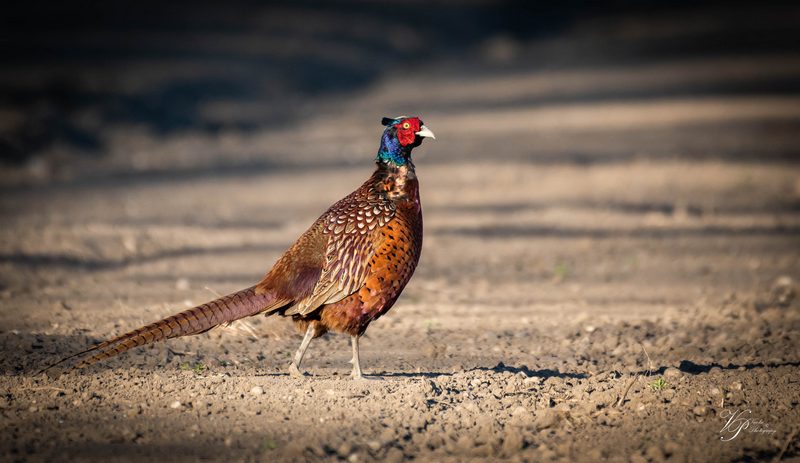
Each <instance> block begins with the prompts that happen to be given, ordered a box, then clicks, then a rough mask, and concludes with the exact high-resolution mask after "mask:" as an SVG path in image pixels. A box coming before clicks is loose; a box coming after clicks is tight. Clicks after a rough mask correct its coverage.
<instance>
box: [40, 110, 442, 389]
mask: <svg viewBox="0 0 800 463" xmlns="http://www.w3.org/2000/svg"><path fill="white" fill-rule="evenodd" d="M381 123H382V124H383V125H384V126H386V128H385V129H384V131H383V135H382V136H381V144H380V148H379V149H378V155H377V158H376V163H377V169H376V170H375V172H374V173H373V174H372V176H371V177H370V178H369V179H368V180H367V181H366V182H364V184H363V185H361V187H359V188H358V189H357V190H355V191H354V192H352V193H350V194H349V195H347V196H345V197H344V198H343V199H342V200H340V201H339V202H337V203H335V204H334V205H333V206H331V207H330V208H329V209H328V210H327V211H326V212H325V213H324V214H322V215H321V216H320V217H319V218H318V219H317V220H316V221H315V222H314V223H313V225H311V227H310V228H309V229H308V230H306V231H305V233H303V234H302V235H301V236H300V238H298V240H297V241H296V242H295V243H294V244H293V245H292V246H291V247H289V249H288V250H287V251H286V252H285V253H284V254H283V256H282V257H280V258H279V259H278V261H277V262H276V263H275V265H274V266H273V267H272V269H271V270H270V271H269V272H268V273H267V274H266V276H264V278H263V279H262V280H261V281H260V282H259V283H258V284H256V285H254V286H251V287H249V288H246V289H243V290H241V291H238V292H235V293H232V294H229V295H227V296H223V297H221V298H219V299H216V300H214V301H211V302H207V303H205V304H202V305H199V306H197V307H194V308H192V309H189V310H186V311H184V312H181V313H178V314H176V315H172V316H170V317H167V318H165V319H163V320H160V321H157V322H155V323H152V324H149V325H146V326H143V327H141V328H138V329H136V330H133V331H131V332H129V333H125V334H123V335H121V336H117V337H115V338H113V339H109V340H107V341H105V342H102V343H99V344H97V345H95V346H93V347H91V348H89V349H87V350H84V351H82V352H79V353H77V354H75V355H72V356H69V357H67V358H64V359H62V360H61V361H59V362H57V363H55V364H53V365H51V366H50V367H48V368H47V369H50V368H52V367H54V366H56V365H58V364H60V363H62V362H65V361H67V360H69V359H72V358H74V357H78V356H82V355H84V354H90V353H91V354H92V355H91V356H87V357H88V358H85V359H84V360H83V361H81V362H79V363H77V364H76V365H74V366H73V367H72V368H83V367H86V366H88V365H91V364H93V363H96V362H99V361H101V360H104V359H107V358H110V357H114V356H116V355H119V354H121V353H123V352H125V351H128V350H130V349H133V348H135V347H138V346H143V345H146V344H151V343H155V342H158V341H162V340H165V339H169V338H175V337H179V336H188V335H194V334H200V333H204V332H206V331H208V330H210V329H211V328H214V327H216V326H218V325H221V324H224V323H230V322H232V321H234V320H238V319H240V318H244V317H248V316H252V315H256V314H260V313H264V314H267V315H274V314H277V315H281V316H283V317H291V318H292V320H293V321H294V323H295V325H296V326H297V327H298V328H299V329H300V330H301V331H304V332H305V336H304V337H303V341H302V342H301V343H300V347H299V348H298V349H297V352H296V353H295V355H294V359H293V360H292V362H291V364H290V365H289V372H290V373H291V374H292V375H295V376H300V375H302V373H301V371H300V365H301V363H302V361H303V356H304V355H305V353H306V349H308V346H309V344H310V343H311V340H312V339H314V338H317V337H319V336H322V335H323V334H325V333H327V332H328V331H333V332H339V333H346V334H349V335H350V337H351V342H352V348H353V359H352V360H351V362H352V364H353V370H352V376H353V378H354V379H366V378H365V377H364V374H363V373H362V371H361V364H360V362H359V353H358V340H359V338H360V337H361V336H362V335H363V334H364V332H365V331H366V329H367V327H368V326H369V324H370V323H371V322H372V321H373V320H376V319H377V318H379V317H380V316H382V315H383V314H385V313H386V312H387V311H388V310H389V309H390V308H391V307H392V305H394V303H395V301H396V300H397V298H398V297H399V296H400V293H401V292H402V291H403V288H405V286H406V284H407V283H408V281H409V280H410V279H411V275H412V274H413V273H414V270H415V268H416V266H417V262H418V261H419V257H420V252H421V250H422V206H421V203H420V197H419V182H418V180H417V176H416V174H415V171H414V163H413V162H412V160H411V150H412V149H414V148H415V147H417V146H419V145H420V144H421V143H422V140H423V139H424V138H426V137H429V138H433V139H435V136H434V134H433V132H431V131H430V130H429V129H428V128H427V127H425V125H424V124H423V123H422V121H421V120H420V119H419V118H418V117H406V116H401V117H397V118H388V117H385V118H383V119H382V121H381ZM47 369H46V370H47Z"/></svg>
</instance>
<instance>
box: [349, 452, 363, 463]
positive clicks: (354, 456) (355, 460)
mask: <svg viewBox="0 0 800 463" xmlns="http://www.w3.org/2000/svg"><path fill="white" fill-rule="evenodd" d="M347 461H348V462H350V463H358V462H359V461H361V457H360V456H359V455H358V454H357V453H351V454H350V456H349V457H347Z"/></svg>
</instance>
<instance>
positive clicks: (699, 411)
mask: <svg viewBox="0 0 800 463" xmlns="http://www.w3.org/2000/svg"><path fill="white" fill-rule="evenodd" d="M692 413H694V414H695V415H696V416H705V415H706V414H707V413H708V408H706V407H705V406H703V405H698V406H696V407H694V408H693V409H692Z"/></svg>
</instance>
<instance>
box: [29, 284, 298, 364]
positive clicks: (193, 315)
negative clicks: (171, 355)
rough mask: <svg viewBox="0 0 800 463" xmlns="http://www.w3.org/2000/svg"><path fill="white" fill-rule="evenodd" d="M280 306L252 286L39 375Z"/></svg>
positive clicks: (266, 294)
mask: <svg viewBox="0 0 800 463" xmlns="http://www.w3.org/2000/svg"><path fill="white" fill-rule="evenodd" d="M283 303H284V302H283V301H279V300H276V299H275V297H274V296H273V295H272V294H269V293H258V292H256V287H255V286H252V287H250V288H247V289H243V290H241V291H239V292H236V293H233V294H229V295H227V296H223V297H221V298H219V299H216V300H214V301H211V302H207V303H205V304H202V305H199V306H197V307H194V308H192V309H189V310H186V311H183V312H181V313H178V314H175V315H172V316H170V317H167V318H165V319H163V320H160V321H157V322H155V323H151V324H149V325H146V326H143V327H141V328H139V329H136V330H133V331H131V332H129V333H125V334H123V335H121V336H117V337H116V338H113V339H109V340H108V341H104V342H101V343H100V344H97V345H95V346H93V347H90V348H89V349H86V350H84V351H82V352H78V353H77V354H73V355H70V356H69V357H66V358H64V359H61V360H59V361H58V362H56V363H54V364H52V365H50V366H49V367H47V368H45V369H44V370H42V371H41V372H42V373H44V372H45V371H47V370H50V369H51V368H53V367H55V366H57V365H60V364H62V363H64V362H66V361H68V360H70V359H72V358H75V357H78V356H81V355H84V354H88V353H90V352H95V351H98V352H97V353H96V354H94V355H92V356H91V357H89V358H87V359H86V360H83V361H82V362H80V363H78V364H77V365H75V366H74V367H73V368H84V367H87V366H89V365H91V364H93V363H97V362H99V361H101V360H105V359H108V358H111V357H115V356H117V355H119V354H121V353H123V352H125V351H128V350H131V349H133V348H135V347H139V346H144V345H146V344H152V343H155V342H158V341H162V340H165V339H170V338H177V337H179V336H188V335H192V334H200V333H204V332H206V331H208V330H210V329H211V328H214V327H215V326H218V325H221V324H223V323H229V322H232V321H234V320H238V319H240V318H244V317H248V316H251V315H255V314H257V313H259V312H263V311H266V310H271V309H275V308H277V307H280V306H281V305H283ZM70 369H72V368H70Z"/></svg>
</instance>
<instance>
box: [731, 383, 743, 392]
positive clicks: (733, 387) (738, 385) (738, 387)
mask: <svg viewBox="0 0 800 463" xmlns="http://www.w3.org/2000/svg"><path fill="white" fill-rule="evenodd" d="M730 389H731V391H741V390H742V383H741V382H739V381H734V382H733V383H731V387H730Z"/></svg>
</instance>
